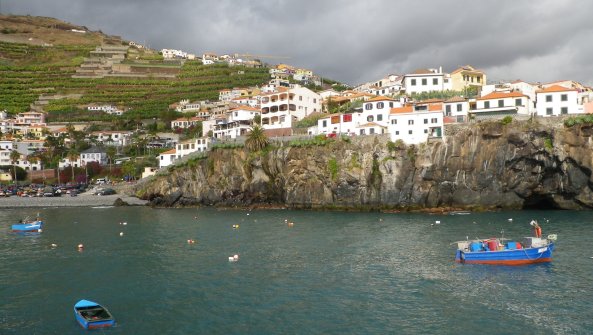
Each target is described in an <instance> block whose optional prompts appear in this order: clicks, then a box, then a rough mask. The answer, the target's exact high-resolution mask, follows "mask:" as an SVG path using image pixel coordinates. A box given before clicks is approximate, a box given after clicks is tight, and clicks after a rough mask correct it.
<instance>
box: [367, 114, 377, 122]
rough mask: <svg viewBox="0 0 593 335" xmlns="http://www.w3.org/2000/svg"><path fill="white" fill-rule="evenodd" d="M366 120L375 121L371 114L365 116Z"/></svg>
mask: <svg viewBox="0 0 593 335" xmlns="http://www.w3.org/2000/svg"><path fill="white" fill-rule="evenodd" d="M367 121H368V122H373V121H375V117H374V116H372V115H369V116H367Z"/></svg>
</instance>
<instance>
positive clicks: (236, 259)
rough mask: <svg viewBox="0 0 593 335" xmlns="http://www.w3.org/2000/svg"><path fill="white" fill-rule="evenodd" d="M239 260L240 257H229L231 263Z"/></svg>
mask: <svg viewBox="0 0 593 335" xmlns="http://www.w3.org/2000/svg"><path fill="white" fill-rule="evenodd" d="M238 260H239V255H233V256H229V262H236V261H238Z"/></svg>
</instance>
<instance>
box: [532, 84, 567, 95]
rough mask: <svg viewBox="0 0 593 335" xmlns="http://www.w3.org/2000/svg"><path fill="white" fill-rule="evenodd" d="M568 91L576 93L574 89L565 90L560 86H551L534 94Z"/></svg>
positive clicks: (565, 88)
mask: <svg viewBox="0 0 593 335" xmlns="http://www.w3.org/2000/svg"><path fill="white" fill-rule="evenodd" d="M569 91H577V90H576V89H574V88H567V87H564V86H560V85H552V86H550V87H548V88H544V89H541V90H538V91H536V92H535V93H553V92H569Z"/></svg>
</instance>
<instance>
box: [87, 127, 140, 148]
mask: <svg viewBox="0 0 593 335" xmlns="http://www.w3.org/2000/svg"><path fill="white" fill-rule="evenodd" d="M91 136H93V137H94V138H95V139H96V140H97V142H100V143H103V144H104V145H111V146H116V147H123V146H126V145H128V144H130V143H131V142H132V132H131V131H107V130H103V131H94V132H92V133H91Z"/></svg>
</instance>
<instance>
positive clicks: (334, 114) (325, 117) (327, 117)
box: [319, 113, 343, 120]
mask: <svg viewBox="0 0 593 335" xmlns="http://www.w3.org/2000/svg"><path fill="white" fill-rule="evenodd" d="M338 115H343V114H342V113H333V114H328V115H326V116H323V117H320V118H319V119H320V120H321V119H329V118H331V117H332V116H338Z"/></svg>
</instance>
